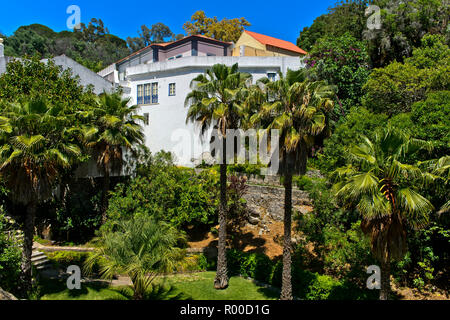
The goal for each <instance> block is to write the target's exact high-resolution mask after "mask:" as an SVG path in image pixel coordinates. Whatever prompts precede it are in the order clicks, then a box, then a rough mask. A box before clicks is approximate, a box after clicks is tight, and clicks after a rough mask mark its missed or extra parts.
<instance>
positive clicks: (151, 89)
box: [137, 82, 158, 105]
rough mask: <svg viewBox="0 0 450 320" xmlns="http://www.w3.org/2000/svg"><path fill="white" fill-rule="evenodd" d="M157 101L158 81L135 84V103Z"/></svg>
mask: <svg viewBox="0 0 450 320" xmlns="http://www.w3.org/2000/svg"><path fill="white" fill-rule="evenodd" d="M153 103H158V83H157V82H154V83H146V84H140V85H138V86H137V104H138V105H140V104H153Z"/></svg>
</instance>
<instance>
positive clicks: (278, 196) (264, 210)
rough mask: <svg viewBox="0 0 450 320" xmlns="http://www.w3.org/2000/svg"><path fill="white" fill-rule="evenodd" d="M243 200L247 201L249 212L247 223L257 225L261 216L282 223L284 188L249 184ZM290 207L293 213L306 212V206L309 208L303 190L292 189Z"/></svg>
mask: <svg viewBox="0 0 450 320" xmlns="http://www.w3.org/2000/svg"><path fill="white" fill-rule="evenodd" d="M244 199H245V200H246V201H247V206H248V208H249V211H250V218H249V222H250V223H251V224H258V222H259V219H260V217H262V216H269V217H270V218H271V219H273V220H275V221H283V216H284V188H282V187H276V186H262V185H252V184H250V185H248V190H247V192H246V194H245V195H244ZM292 206H293V210H294V211H298V212H301V213H305V212H308V211H309V210H307V208H306V206H311V200H310V199H309V198H308V193H307V192H306V191H303V190H298V189H292Z"/></svg>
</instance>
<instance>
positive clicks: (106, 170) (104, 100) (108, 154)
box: [83, 92, 144, 222]
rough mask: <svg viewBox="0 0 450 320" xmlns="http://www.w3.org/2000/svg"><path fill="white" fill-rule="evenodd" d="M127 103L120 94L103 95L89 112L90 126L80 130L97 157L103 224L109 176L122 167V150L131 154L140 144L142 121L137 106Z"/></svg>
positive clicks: (141, 141) (142, 135)
mask: <svg viewBox="0 0 450 320" xmlns="http://www.w3.org/2000/svg"><path fill="white" fill-rule="evenodd" d="M129 101H130V99H122V96H121V94H120V93H118V92H115V93H106V92H105V93H102V94H101V95H100V97H99V98H98V103H97V106H96V107H95V108H93V109H92V110H91V112H90V115H91V117H92V121H93V124H88V125H86V126H84V127H83V135H84V139H85V141H86V142H87V146H88V147H90V148H92V150H93V152H94V155H95V156H96V158H97V159H96V160H97V166H98V168H99V169H100V171H101V172H102V174H103V192H102V220H103V222H105V221H106V210H107V207H108V197H107V195H108V191H109V184H110V176H111V172H113V171H115V172H118V171H120V170H121V169H122V166H123V164H124V155H123V151H124V149H127V150H129V151H132V152H133V151H134V149H133V148H134V146H136V145H138V144H142V143H143V141H144V133H143V129H142V126H141V125H140V124H139V123H138V122H139V121H143V120H144V118H143V117H142V116H140V115H137V114H136V113H137V110H138V106H137V105H133V106H128V103H129Z"/></svg>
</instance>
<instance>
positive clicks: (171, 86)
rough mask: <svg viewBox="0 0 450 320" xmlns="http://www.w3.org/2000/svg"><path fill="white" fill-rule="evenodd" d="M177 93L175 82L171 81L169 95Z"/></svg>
mask: <svg viewBox="0 0 450 320" xmlns="http://www.w3.org/2000/svg"><path fill="white" fill-rule="evenodd" d="M174 95H175V83H169V96H174Z"/></svg>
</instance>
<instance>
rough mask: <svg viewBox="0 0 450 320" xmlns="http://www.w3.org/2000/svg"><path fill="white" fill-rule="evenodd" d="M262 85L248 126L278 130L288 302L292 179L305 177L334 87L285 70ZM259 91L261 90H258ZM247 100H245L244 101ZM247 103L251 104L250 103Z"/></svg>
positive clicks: (284, 289) (288, 295) (284, 295)
mask: <svg viewBox="0 0 450 320" xmlns="http://www.w3.org/2000/svg"><path fill="white" fill-rule="evenodd" d="M260 84H262V86H256V87H254V90H256V93H250V94H249V95H248V99H250V101H255V100H256V101H257V100H260V97H261V91H262V94H264V95H265V102H264V103H263V104H262V106H261V107H260V110H259V111H258V112H257V113H255V114H254V115H253V116H251V118H250V123H253V124H254V125H258V126H261V127H265V128H266V129H269V130H271V129H278V130H279V136H280V141H279V144H280V153H281V154H280V156H281V160H282V162H281V165H280V172H281V173H282V175H283V178H284V188H285V195H284V239H283V275H282V288H281V297H280V298H281V299H282V300H292V282H291V224H292V176H293V174H294V173H298V174H301V175H303V174H305V173H306V163H307V159H308V154H309V152H310V149H311V147H312V146H313V144H314V141H315V137H317V136H318V135H320V134H323V133H324V132H325V129H326V128H327V122H328V120H327V113H328V112H329V111H331V110H332V108H333V101H332V97H333V95H334V88H333V87H332V86H329V85H327V84H326V83H325V82H323V81H316V82H312V81H309V80H308V79H307V77H306V72H305V71H304V70H299V71H292V70H288V72H287V73H286V76H284V77H283V75H281V74H280V79H279V80H276V81H269V79H267V78H265V79H262V80H260ZM260 90H261V91H260ZM248 101H249V100H248ZM250 104H251V103H250Z"/></svg>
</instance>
